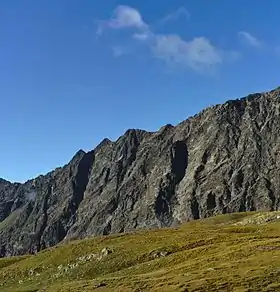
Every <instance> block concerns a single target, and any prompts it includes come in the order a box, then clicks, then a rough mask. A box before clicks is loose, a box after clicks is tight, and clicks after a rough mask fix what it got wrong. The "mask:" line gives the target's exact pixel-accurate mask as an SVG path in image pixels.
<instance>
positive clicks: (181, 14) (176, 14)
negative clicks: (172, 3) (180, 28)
mask: <svg viewBox="0 0 280 292" xmlns="http://www.w3.org/2000/svg"><path fill="white" fill-rule="evenodd" d="M180 17H185V18H187V19H190V17H191V14H190V12H189V11H188V10H187V9H186V8H185V7H183V6H181V7H179V8H178V9H177V10H176V11H174V12H172V13H170V14H168V15H167V16H165V17H164V18H163V19H161V20H160V21H159V23H160V24H165V23H167V22H169V21H175V20H177V19H178V18H180Z"/></svg>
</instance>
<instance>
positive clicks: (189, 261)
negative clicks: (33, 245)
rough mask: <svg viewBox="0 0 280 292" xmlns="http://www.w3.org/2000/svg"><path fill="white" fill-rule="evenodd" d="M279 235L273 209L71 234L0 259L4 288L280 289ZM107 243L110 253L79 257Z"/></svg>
mask: <svg viewBox="0 0 280 292" xmlns="http://www.w3.org/2000/svg"><path fill="white" fill-rule="evenodd" d="M278 217H279V218H278ZM278 221H279V223H278ZM279 235H280V213H279V212H273V213H239V214H231V215H222V216H217V217H214V218H210V219H205V220H199V221H193V222H189V223H186V224H183V225H182V226H180V227H179V228H170V229H160V230H152V231H140V232H135V233H130V234H126V235H114V236H106V237H98V238H92V239H87V240H81V241H73V242H71V243H68V244H65V245H58V246H57V247H54V248H51V249H47V250H44V251H42V252H40V253H38V254H37V255H34V256H25V257H15V258H8V259H0V291H1V292H16V291H22V292H23V291H25V292H31V291H34V292H35V291H38V292H39V291H40V292H43V291H44V292H50V291H51V292H58V291H61V292H62V291H63V292H64V291H69V292H70V291H85V292H87V291H122V292H123V291H124V292H125V291H181V292H183V291H236V292H237V291H239V292H241V291H243V292H245V291H247V292H249V291H280V237H279ZM103 248H107V249H109V250H111V251H112V253H110V254H108V255H107V256H104V257H102V258H101V259H97V258H94V257H93V258H91V259H90V260H88V261H86V260H84V258H82V259H81V258H80V257H83V256H88V255H90V254H97V255H98V254H100V252H101V251H102V249H103ZM159 252H167V253H168V255H167V256H161V257H155V253H159ZM79 258H80V259H79Z"/></svg>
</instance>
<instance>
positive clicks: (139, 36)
mask: <svg viewBox="0 0 280 292" xmlns="http://www.w3.org/2000/svg"><path fill="white" fill-rule="evenodd" d="M132 37H133V38H134V39H136V40H139V41H146V40H147V39H148V38H149V34H148V33H135V34H134V35H133V36H132Z"/></svg>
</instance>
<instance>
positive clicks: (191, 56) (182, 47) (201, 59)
mask: <svg viewBox="0 0 280 292" xmlns="http://www.w3.org/2000/svg"><path fill="white" fill-rule="evenodd" d="M153 52H154V54H155V56H156V57H157V58H160V59H163V60H164V61H165V62H167V63H175V64H180V65H182V66H184V67H189V68H192V69H194V70H198V71H201V70H203V69H207V68H208V69H209V68H212V67H213V66H216V65H219V64H221V63H222V61H223V57H222V52H221V51H220V50H219V49H217V48H216V47H215V46H214V45H212V44H211V43H210V41H209V40H208V39H207V38H205V37H198V38H194V39H193V40H191V41H185V40H183V39H182V38H181V37H180V36H178V35H160V36H156V43H155V46H154V47H153Z"/></svg>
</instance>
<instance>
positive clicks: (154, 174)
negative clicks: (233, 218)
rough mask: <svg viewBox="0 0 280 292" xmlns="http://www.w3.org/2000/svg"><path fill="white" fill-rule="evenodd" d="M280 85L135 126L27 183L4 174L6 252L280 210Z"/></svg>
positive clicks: (0, 239)
mask: <svg viewBox="0 0 280 292" xmlns="http://www.w3.org/2000/svg"><path fill="white" fill-rule="evenodd" d="M279 112H280V90H279V89H275V90H273V91H270V92H266V93H257V94H252V95H249V96H247V97H245V98H242V99H239V100H231V101H228V102H226V103H225V104H222V105H217V106H212V107H209V108H207V109H205V110H203V111H202V112H200V113H199V114H197V115H195V116H194V117H191V118H189V119H187V120H185V121H183V122H182V123H180V124H178V125H177V126H175V127H173V126H172V125H166V126H164V127H162V128H161V129H160V130H159V131H157V132H154V133H151V132H146V131H142V130H135V129H131V130H128V131H127V132H126V133H125V134H124V135H123V136H121V137H120V138H119V139H118V140H117V141H115V142H112V141H110V140H108V139H105V140H103V141H102V142H101V143H100V144H99V145H98V146H97V147H96V148H95V149H94V150H92V151H90V152H88V153H86V152H84V151H82V150H80V151H78V152H77V153H76V154H75V156H74V157H73V158H72V159H71V161H70V162H69V163H68V164H67V165H65V166H63V167H61V168H58V169H55V170H54V171H52V172H50V173H48V174H46V175H44V176H39V177H37V178H35V179H32V180H29V181H27V182H26V183H23V184H19V183H10V182H8V181H5V180H3V179H1V180H0V256H1V257H5V256H12V255H22V254H27V253H31V254H34V253H37V252H38V251H40V250H42V249H45V248H48V247H51V246H54V245H56V244H57V243H59V242H65V241H68V240H73V239H81V238H87V237H91V236H97V235H108V234H116V233H126V232H130V231H133V230H136V229H154V228H161V227H169V226H176V225H178V224H181V223H183V222H186V221H190V220H194V219H201V218H206V217H210V216H213V215H217V214H225V213H233V212H245V211H255V210H257V211H273V210H278V209H279V207H280V169H279V168H280V118H279Z"/></svg>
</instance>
